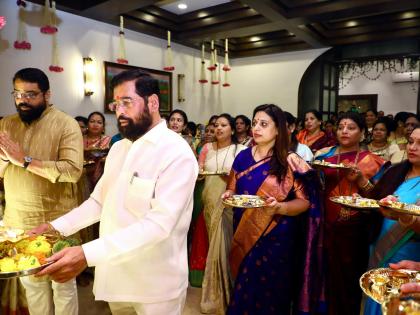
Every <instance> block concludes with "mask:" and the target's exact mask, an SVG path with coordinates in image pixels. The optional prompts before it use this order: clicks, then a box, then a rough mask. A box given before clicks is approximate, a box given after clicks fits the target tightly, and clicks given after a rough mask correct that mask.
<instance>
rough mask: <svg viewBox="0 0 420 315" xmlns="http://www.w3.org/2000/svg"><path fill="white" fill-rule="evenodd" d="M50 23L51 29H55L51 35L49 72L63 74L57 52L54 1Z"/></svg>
mask: <svg viewBox="0 0 420 315" xmlns="http://www.w3.org/2000/svg"><path fill="white" fill-rule="evenodd" d="M50 21H51V23H52V28H51V29H55V31H54V32H53V33H48V34H52V58H51V59H52V60H51V66H50V67H49V70H50V71H52V72H63V71H64V68H63V67H61V66H60V58H59V51H58V39H57V36H58V34H57V33H58V28H57V27H56V25H57V11H56V8H55V1H53V2H52V12H51V13H50Z"/></svg>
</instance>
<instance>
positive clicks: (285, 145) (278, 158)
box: [252, 104, 289, 182]
mask: <svg viewBox="0 0 420 315" xmlns="http://www.w3.org/2000/svg"><path fill="white" fill-rule="evenodd" d="M258 112H264V113H266V114H267V115H268V116H270V117H271V119H272V120H273V121H274V124H275V125H276V128H277V131H278V132H277V136H276V140H275V143H274V147H273V149H272V153H273V155H272V156H271V160H270V171H269V173H270V174H272V175H275V176H276V177H277V181H278V182H280V181H281V180H282V179H283V178H284V177H285V176H286V174H287V169H288V162H287V156H288V154H289V137H288V136H287V135H288V133H287V127H286V115H285V114H284V112H283V111H282V110H281V108H280V107H278V106H277V105H274V104H263V105H259V106H257V107H256V108H255V109H254V113H253V115H252V118H253V119H254V118H255V115H256V114H257V113H258Z"/></svg>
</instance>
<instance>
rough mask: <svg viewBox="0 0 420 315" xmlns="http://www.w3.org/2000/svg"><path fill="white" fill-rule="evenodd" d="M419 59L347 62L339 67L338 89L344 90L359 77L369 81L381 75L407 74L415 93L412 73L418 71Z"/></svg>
mask: <svg viewBox="0 0 420 315" xmlns="http://www.w3.org/2000/svg"><path fill="white" fill-rule="evenodd" d="M419 60H420V59H419V57H410V58H398V59H397V58H395V59H384V60H375V61H365V62H361V61H349V62H346V63H341V64H340V65H339V67H338V68H339V87H340V89H344V88H345V87H347V86H348V85H349V83H350V82H351V81H353V80H355V79H358V78H360V77H364V78H366V79H368V80H370V81H376V80H378V79H379V78H380V77H381V76H382V74H384V73H386V72H389V73H407V72H408V73H409V76H410V84H411V88H412V90H413V91H414V92H415V93H417V84H416V83H415V81H414V79H413V72H414V71H419Z"/></svg>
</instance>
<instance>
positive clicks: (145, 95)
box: [32, 70, 198, 315]
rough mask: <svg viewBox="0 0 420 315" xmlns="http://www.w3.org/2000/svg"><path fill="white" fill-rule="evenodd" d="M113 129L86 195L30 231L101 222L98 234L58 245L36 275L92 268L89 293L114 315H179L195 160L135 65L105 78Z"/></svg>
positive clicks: (64, 275)
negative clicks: (115, 138)
mask: <svg viewBox="0 0 420 315" xmlns="http://www.w3.org/2000/svg"><path fill="white" fill-rule="evenodd" d="M111 85H112V87H113V90H114V100H115V101H114V102H113V103H111V104H110V109H111V110H115V111H116V115H117V120H118V128H119V131H120V133H121V134H122V135H123V136H124V137H125V139H123V140H121V141H119V142H117V143H115V144H114V145H113V146H112V148H111V150H110V152H109V155H108V157H107V160H106V164H105V170H104V174H103V176H102V178H101V179H100V180H99V182H98V184H97V185H96V187H95V190H94V191H93V193H92V195H91V197H90V198H89V199H88V200H87V201H85V202H84V203H83V204H82V205H80V207H78V208H75V209H73V210H72V211H71V212H69V213H68V214H66V215H64V216H62V217H60V218H58V219H56V220H54V221H52V222H51V223H50V224H48V223H46V224H43V225H41V226H39V227H38V228H36V229H34V230H33V231H32V232H33V233H41V232H44V231H46V230H48V229H49V228H54V229H56V230H58V231H60V232H61V233H63V234H64V235H70V234H72V233H74V232H76V231H78V230H80V229H82V228H84V227H86V226H89V225H91V224H93V223H95V222H98V221H100V231H99V238H98V239H96V240H94V241H92V242H89V243H86V244H83V245H82V246H77V247H70V248H65V249H64V250H62V251H61V252H59V253H57V254H55V255H53V256H52V257H50V260H54V261H56V262H55V263H54V264H52V265H51V266H49V267H47V268H45V269H44V270H43V271H41V272H40V273H39V274H38V275H46V274H49V275H51V276H52V278H53V279H54V280H55V281H57V282H65V281H67V280H69V279H71V278H74V277H76V275H78V274H79V273H80V272H81V271H82V270H83V269H84V268H85V267H86V266H95V282H94V287H93V291H94V294H95V298H96V299H97V300H105V301H108V302H109V305H110V308H111V311H112V313H113V314H136V313H137V314H147V315H149V314H156V315H161V314H165V315H172V314H174V315H175V314H176V315H179V314H181V312H182V308H183V305H184V302H185V296H186V290H187V286H188V263H187V232H188V228H189V224H190V220H191V214H192V206H193V190H194V185H195V180H196V178H197V173H198V167H197V161H196V159H195V157H194V154H193V153H192V151H191V149H190V147H189V146H188V144H187V143H186V142H185V140H184V139H182V137H180V136H179V135H177V134H176V133H175V132H173V131H171V130H169V129H168V128H167V127H166V122H165V121H164V120H161V118H160V114H159V85H158V81H157V80H156V79H154V78H152V77H151V76H149V75H148V74H145V73H143V72H141V71H139V70H129V71H125V72H122V73H120V74H118V75H116V76H115V77H114V78H113V80H112V83H111Z"/></svg>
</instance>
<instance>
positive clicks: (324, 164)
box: [311, 160, 351, 169]
mask: <svg viewBox="0 0 420 315" xmlns="http://www.w3.org/2000/svg"><path fill="white" fill-rule="evenodd" d="M311 165H312V166H313V167H326V168H338V169H349V168H351V167H350V166H346V165H344V164H343V163H340V164H334V163H330V162H325V161H324V160H322V161H320V160H315V161H313V162H312V163H311Z"/></svg>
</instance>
